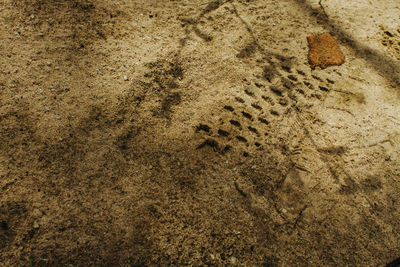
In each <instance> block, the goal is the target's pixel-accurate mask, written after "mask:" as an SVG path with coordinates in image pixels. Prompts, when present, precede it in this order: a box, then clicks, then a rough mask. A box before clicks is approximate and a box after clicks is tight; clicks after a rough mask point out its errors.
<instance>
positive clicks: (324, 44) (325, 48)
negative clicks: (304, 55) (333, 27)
mask: <svg viewBox="0 0 400 267" xmlns="http://www.w3.org/2000/svg"><path fill="white" fill-rule="evenodd" d="M307 42H308V47H309V49H310V50H309V52H308V61H309V63H310V65H311V67H312V68H315V67H321V68H322V69H324V68H327V67H329V66H339V65H342V64H343V63H344V62H345V57H344V55H343V53H342V51H341V50H340V47H339V44H338V43H337V41H336V40H335V39H334V38H333V37H332V36H331V35H330V34H329V33H324V34H320V35H312V36H308V37H307Z"/></svg>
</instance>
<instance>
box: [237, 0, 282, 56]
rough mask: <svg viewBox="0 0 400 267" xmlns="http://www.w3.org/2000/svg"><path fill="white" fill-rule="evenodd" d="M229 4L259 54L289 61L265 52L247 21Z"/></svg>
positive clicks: (275, 54)
mask: <svg viewBox="0 0 400 267" xmlns="http://www.w3.org/2000/svg"><path fill="white" fill-rule="evenodd" d="M229 2H230V4H231V7H232V8H233V13H234V14H235V15H236V17H237V18H238V19H239V20H240V21H241V22H242V24H243V25H244V26H245V28H246V30H247V31H248V32H249V34H250V36H251V38H252V39H253V43H254V44H255V45H256V47H257V48H258V50H259V51H260V52H261V53H263V54H264V55H265V56H268V57H271V56H275V57H276V58H278V59H281V60H283V59H289V57H285V56H282V55H280V54H277V53H273V52H268V51H266V50H265V49H264V48H263V47H262V46H261V45H260V42H259V41H258V39H257V37H256V35H255V34H254V30H253V29H252V27H251V26H250V24H249V23H248V22H247V21H245V20H244V19H243V18H242V16H240V14H239V11H238V10H237V8H236V6H235V4H234V3H233V2H231V1H229ZM268 57H267V61H268V63H270V64H273V61H272V60H271V59H270V58H268Z"/></svg>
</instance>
